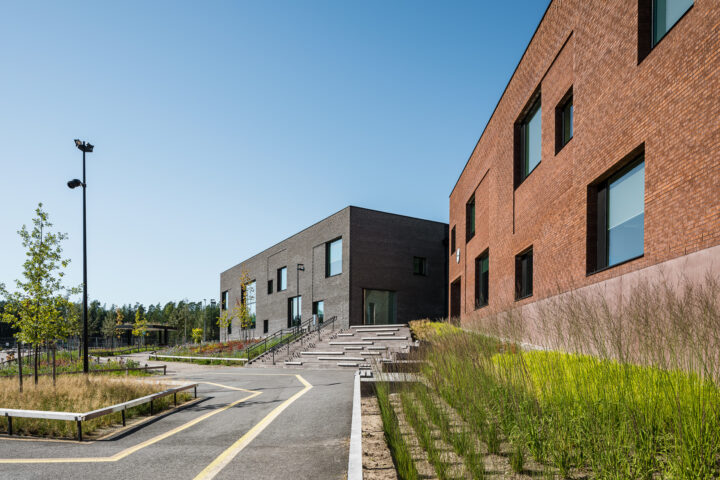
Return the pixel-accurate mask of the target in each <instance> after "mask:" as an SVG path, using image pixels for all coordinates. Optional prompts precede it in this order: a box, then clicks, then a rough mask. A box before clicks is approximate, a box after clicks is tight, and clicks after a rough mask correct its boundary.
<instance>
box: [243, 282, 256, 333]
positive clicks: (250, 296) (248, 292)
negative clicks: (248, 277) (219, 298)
mask: <svg viewBox="0 0 720 480" xmlns="http://www.w3.org/2000/svg"><path fill="white" fill-rule="evenodd" d="M256 286H257V284H256V283H255V281H252V282H250V283H248V284H247V286H246V287H245V307H246V311H247V314H248V317H250V318H249V320H250V322H249V323H248V325H247V326H246V327H245V328H255V297H256V290H257V288H256Z"/></svg>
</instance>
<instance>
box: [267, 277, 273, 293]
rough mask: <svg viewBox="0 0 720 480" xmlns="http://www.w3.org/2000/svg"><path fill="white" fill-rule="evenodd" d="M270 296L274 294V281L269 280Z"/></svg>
mask: <svg viewBox="0 0 720 480" xmlns="http://www.w3.org/2000/svg"><path fill="white" fill-rule="evenodd" d="M267 292H268V295H270V294H272V293H273V281H272V280H268V289H267Z"/></svg>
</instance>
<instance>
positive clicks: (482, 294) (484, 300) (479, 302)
mask: <svg viewBox="0 0 720 480" xmlns="http://www.w3.org/2000/svg"><path fill="white" fill-rule="evenodd" d="M489 280H490V256H489V254H488V251H487V250H485V252H484V253H483V254H482V255H480V256H479V257H477V258H476V259H475V308H480V307H484V306H485V305H487V304H488V298H489V296H488V295H489Z"/></svg>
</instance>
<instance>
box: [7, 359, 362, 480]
mask: <svg viewBox="0 0 720 480" xmlns="http://www.w3.org/2000/svg"><path fill="white" fill-rule="evenodd" d="M176 366H177V367H176ZM169 371H170V372H172V373H171V374H170V375H169V378H170V379H173V380H188V381H192V382H199V383H200V386H199V388H198V396H199V397H203V399H202V400H201V401H200V402H198V403H196V404H194V405H191V406H189V407H186V408H184V409H181V410H179V411H177V412H174V413H172V414H169V415H165V416H162V417H161V418H159V419H157V420H155V421H152V422H150V423H148V424H145V425H144V426H141V427H140V428H137V429H135V430H130V431H128V432H126V433H124V434H122V435H119V436H116V437H115V438H112V439H108V440H98V441H94V442H83V443H78V442H74V441H45V440H22V439H10V438H8V437H7V436H5V437H3V438H0V479H2V480H5V479H8V480H9V479H13V480H15V479H25V478H32V479H35V478H37V479H41V478H42V479H48V478H51V479H53V480H60V479H73V480H77V479H84V478H112V479H143V478H153V479H174V480H179V479H210V478H217V479H248V480H250V479H252V480H258V479H268V480H270V479H284V478H293V479H319V480H323V479H342V478H345V475H346V471H347V460H348V448H349V438H350V424H351V412H352V389H353V374H354V372H352V371H337V370H323V371H316V370H301V371H300V370H297V371H294V370H290V369H267V368H263V369H259V368H258V369H254V368H237V367H200V366H195V365H190V364H170V367H169Z"/></svg>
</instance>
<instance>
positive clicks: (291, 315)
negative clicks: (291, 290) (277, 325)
mask: <svg viewBox="0 0 720 480" xmlns="http://www.w3.org/2000/svg"><path fill="white" fill-rule="evenodd" d="M301 312H302V297H301V296H297V297H291V298H288V328H290V327H293V326H296V325H300V323H301V315H302V313H301Z"/></svg>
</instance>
